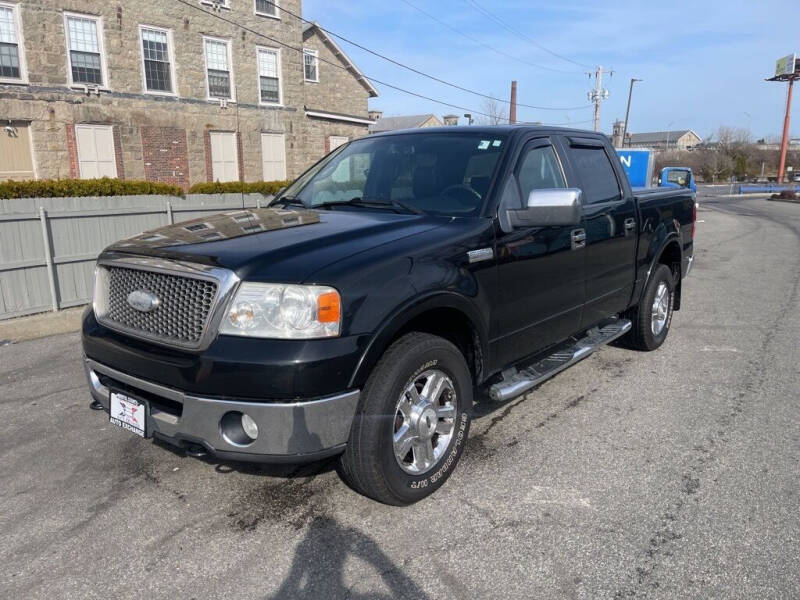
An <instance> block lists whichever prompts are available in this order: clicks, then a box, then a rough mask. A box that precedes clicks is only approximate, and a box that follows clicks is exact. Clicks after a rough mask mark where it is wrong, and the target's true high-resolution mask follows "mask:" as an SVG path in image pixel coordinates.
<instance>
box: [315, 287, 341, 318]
mask: <svg viewBox="0 0 800 600" xmlns="http://www.w3.org/2000/svg"><path fill="white" fill-rule="evenodd" d="M341 318H342V303H341V300H340V299H339V294H338V293H337V292H327V293H325V294H322V295H320V296H319V297H318V298H317V321H319V322H320V323H338V322H339V320H340V319H341Z"/></svg>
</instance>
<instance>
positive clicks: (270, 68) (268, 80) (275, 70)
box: [258, 48, 281, 104]
mask: <svg viewBox="0 0 800 600" xmlns="http://www.w3.org/2000/svg"><path fill="white" fill-rule="evenodd" d="M280 64H281V55H280V52H279V51H278V50H273V49H271V48H258V90H259V95H260V99H261V103H262V104H280V103H281V81H280Z"/></svg>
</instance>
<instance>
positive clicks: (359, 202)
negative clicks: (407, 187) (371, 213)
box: [314, 197, 425, 215]
mask: <svg viewBox="0 0 800 600" xmlns="http://www.w3.org/2000/svg"><path fill="white" fill-rule="evenodd" d="M333 206H365V207H367V208H379V209H388V210H393V211H395V212H400V211H402V212H410V213H414V214H417V215H424V214H425V211H423V210H422V209H420V208H417V207H416V206H412V205H410V204H407V203H405V202H401V201H400V200H391V201H389V202H384V201H382V200H364V199H363V198H361V197H356V198H351V199H350V200H342V201H336V200H330V201H328V202H322V203H320V204H316V205H314V208H330V207H333ZM398 209H399V210H398Z"/></svg>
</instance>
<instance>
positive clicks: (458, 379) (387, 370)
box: [339, 332, 472, 506]
mask: <svg viewBox="0 0 800 600" xmlns="http://www.w3.org/2000/svg"><path fill="white" fill-rule="evenodd" d="M471 408H472V378H471V376H470V372H469V368H468V367H467V363H466V361H465V360H464V356H463V355H462V354H461V352H460V351H459V350H458V348H456V347H455V346H454V345H453V344H451V343H450V342H448V341H447V340H445V339H443V338H440V337H437V336H434V335H430V334H427V333H420V332H414V333H409V334H407V335H405V336H403V337H401V338H400V339H399V340H397V341H396V342H395V343H393V344H392V345H391V346H390V347H389V349H388V350H387V351H386V352H385V353H384V355H383V356H382V357H381V359H380V361H379V362H378V364H377V365H376V367H375V369H374V370H373V372H372V373H371V375H370V376H369V379H368V380H367V383H366V385H365V386H364V389H363V390H362V395H361V400H360V401H359V406H358V409H357V411H356V415H355V418H354V419H353V425H352V428H351V430H350V441H349V442H348V445H347V449H346V450H345V452H344V454H343V455H342V456H341V458H340V460H339V473H340V475H341V476H342V478H343V479H344V480H345V481H346V482H347V483H348V484H349V485H350V486H351V487H352V488H353V489H355V490H356V491H357V492H359V493H361V494H364V495H365V496H369V497H370V498H373V499H374V500H377V501H379V502H383V503H385V504H392V505H396V506H404V505H408V504H412V503H414V502H417V501H419V500H421V499H423V498H425V497H426V496H429V495H430V494H432V493H433V492H435V491H436V490H437V489H439V488H440V487H441V486H442V484H444V482H445V481H447V479H448V477H450V474H451V473H452V472H453V470H454V468H455V466H456V464H457V463H458V460H459V459H460V458H461V453H462V452H463V450H464V446H465V445H466V441H467V436H468V434H469V426H470V413H471Z"/></svg>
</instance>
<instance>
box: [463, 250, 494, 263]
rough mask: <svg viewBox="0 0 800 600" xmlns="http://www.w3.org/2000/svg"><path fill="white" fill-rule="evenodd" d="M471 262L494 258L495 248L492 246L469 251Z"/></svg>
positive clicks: (468, 255)
mask: <svg viewBox="0 0 800 600" xmlns="http://www.w3.org/2000/svg"><path fill="white" fill-rule="evenodd" d="M467 258H468V259H469V263H470V264H472V263H476V262H481V261H483V260H491V259H493V258H494V250H493V249H492V248H480V249H479V250H470V251H469V252H467Z"/></svg>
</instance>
